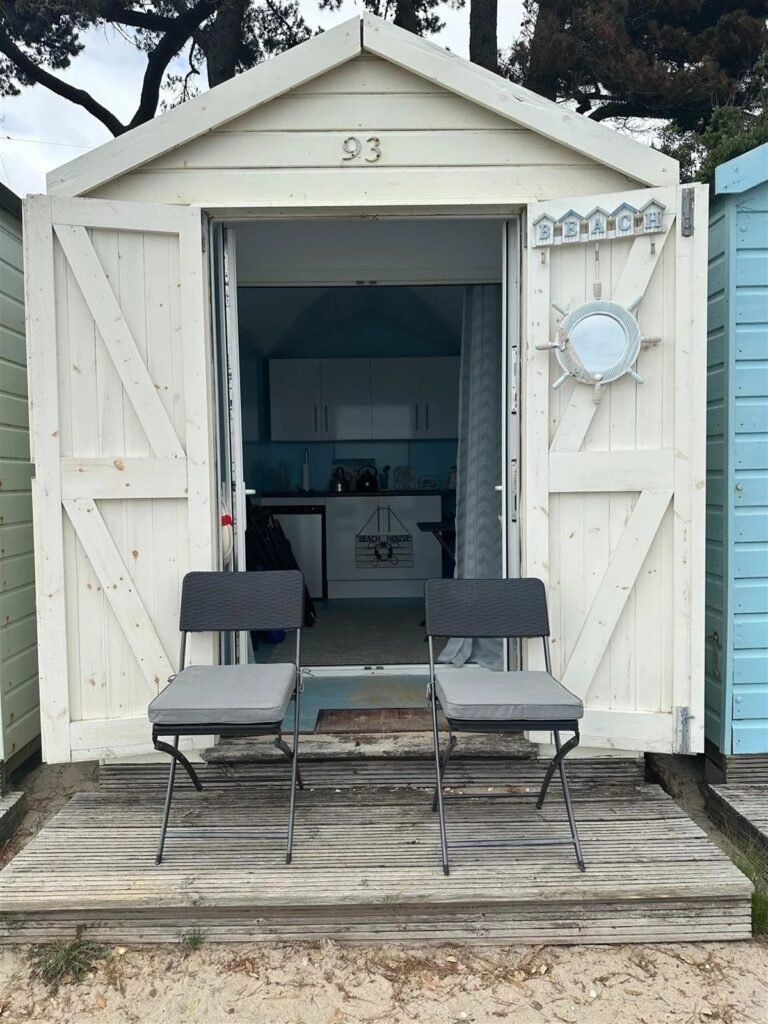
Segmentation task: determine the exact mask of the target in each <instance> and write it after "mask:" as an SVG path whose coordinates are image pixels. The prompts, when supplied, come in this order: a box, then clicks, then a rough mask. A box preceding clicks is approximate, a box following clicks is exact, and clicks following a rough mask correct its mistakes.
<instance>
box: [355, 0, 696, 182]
mask: <svg viewBox="0 0 768 1024" xmlns="http://www.w3.org/2000/svg"><path fill="white" fill-rule="evenodd" d="M363 45H364V47H365V50H366V51H367V52H369V53H375V54H376V55H377V56H379V57H383V58H385V59H386V60H389V61H391V62H392V63H393V64H397V65H399V66H400V67H403V68H407V69H408V70H410V71H413V72H415V73H416V74H417V75H421V76H422V77H423V78H426V79H427V80H428V81H430V82H434V84H435V85H438V86H440V87H441V88H444V89H448V90H449V91H451V92H455V93H457V94H458V95H460V96H463V97H464V99H467V100H470V101H471V102H472V103H476V104H477V105H478V106H481V107H485V108H486V109H488V110H492V111H493V112H494V113H497V114H501V115H502V116H504V117H507V118H509V119H510V120H511V121H513V122H515V123H516V124H519V125H522V126H524V127H527V128H531V129H532V130H533V131H535V132H536V133H537V134H539V135H544V136H546V137H547V138H550V139H555V140H556V141H557V142H559V143H561V144H563V145H566V146H567V147H568V148H569V149H573V150H574V151H575V152H577V153H582V154H584V155H586V156H589V157H591V158H592V159H593V160H594V161H595V162H596V163H601V164H604V165H605V166H608V167H612V168H614V170H617V171H619V172H620V173H622V174H626V175H627V176H628V177H631V178H634V179H635V180H636V181H641V182H643V183H644V184H647V185H672V184H676V183H677V181H678V173H679V172H678V164H677V161H676V160H672V159H671V158H670V157H668V156H664V155H663V154H662V153H659V152H658V151H656V150H654V149H652V148H651V147H650V146H645V145H643V144H639V143H637V142H635V141H634V140H632V139H630V138H628V137H627V136H625V135H618V133H616V132H613V131H612V130H611V129H607V128H606V127H605V126H604V125H601V124H596V123H595V122H594V121H590V119H589V118H585V117H582V116H581V115H579V114H576V113H574V112H573V111H571V110H568V109H567V108H564V107H562V106H559V105H558V104H557V103H552V102H551V101H550V100H546V99H544V98H543V97H542V96H538V95H537V94H536V93H532V92H531V91H530V90H528V89H524V88H523V87H522V86H518V85H515V84H514V83H512V82H507V81H502V80H501V79H500V78H499V76H498V75H495V74H493V73H492V72H490V71H486V70H485V69H484V68H481V67H479V66H478V65H476V64H470V63H469V62H468V61H466V60H463V59H462V58H461V57H457V56H456V55H455V54H452V53H450V52H449V51H448V50H445V49H443V47H441V46H438V45H436V44H435V43H430V42H428V41H426V40H424V39H421V38H419V37H418V36H415V35H413V34H412V33H410V32H404V31H403V30H402V29H399V28H396V27H395V26H394V25H390V24H389V23H388V22H386V21H384V20H383V19H381V18H376V17H374V16H373V15H370V14H366V15H364V17H363Z"/></svg>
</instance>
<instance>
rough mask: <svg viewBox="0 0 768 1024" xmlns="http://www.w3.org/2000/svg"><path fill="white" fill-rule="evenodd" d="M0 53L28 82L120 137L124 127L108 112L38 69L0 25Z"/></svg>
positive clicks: (94, 101) (88, 96)
mask: <svg viewBox="0 0 768 1024" xmlns="http://www.w3.org/2000/svg"><path fill="white" fill-rule="evenodd" d="M0 53H3V54H4V55H5V56H6V57H7V58H8V60H10V61H12V62H13V64H15V65H16V67H17V68H18V69H19V70H20V71H21V72H22V73H23V74H24V75H25V76H26V78H28V79H29V81H30V82H34V83H36V84H37V85H43V86H45V88H46V89H50V91H51V92H53V93H55V94H56V95H57V96H61V97H62V98H63V99H65V100H69V101H70V102H71V103H75V104H77V106H79V107H82V108H83V109H84V110H87V111H88V113H89V114H92V115H93V117H95V118H96V119H97V120H99V121H101V123H102V124H103V125H104V126H105V127H106V128H107V129H109V131H110V132H112V134H113V135H121V134H122V133H123V132H124V131H125V128H126V126H125V125H124V124H123V123H122V122H121V121H120V120H119V119H118V118H117V117H115V115H114V114H113V113H112V112H111V111H110V110H107V108H106V107H104V106H102V105H101V103H99V102H98V101H97V100H95V99H94V98H93V96H91V94H90V93H88V92H86V91H85V90H84V89H78V88H76V87H75V86H74V85H70V84H69V83H68V82H64V81H62V80H61V79H60V78H57V77H56V75H52V74H51V73H50V71H46V70H45V69H44V68H41V67H38V65H37V64H35V62H34V61H33V60H32V58H31V57H29V56H28V55H27V54H26V53H24V51H23V50H22V49H20V48H19V47H18V46H17V45H16V43H15V42H14V41H13V39H11V37H10V36H9V35H8V33H7V32H6V31H5V29H4V28H3V27H2V25H0Z"/></svg>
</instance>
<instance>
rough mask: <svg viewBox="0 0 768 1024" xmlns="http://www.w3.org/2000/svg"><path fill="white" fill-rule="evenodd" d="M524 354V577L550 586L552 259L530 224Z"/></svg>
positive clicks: (538, 662)
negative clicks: (543, 347)
mask: <svg viewBox="0 0 768 1024" xmlns="http://www.w3.org/2000/svg"><path fill="white" fill-rule="evenodd" d="M528 230H529V240H528V258H527V261H526V278H527V280H526V283H525V286H524V287H525V293H526V297H527V309H526V323H527V330H526V332H525V335H526V337H525V344H524V353H523V374H522V380H523V400H522V412H523V416H522V451H521V463H522V474H521V478H522V486H521V508H522V514H521V518H522V522H523V545H522V548H523V574H524V575H526V576H538V577H539V579H541V580H543V581H544V586H545V587H548V586H549V452H548V448H549V445H548V438H549V353H547V352H539V351H537V350H536V345H540V344H544V343H545V342H547V341H548V340H549V325H550V260H551V258H552V254H551V253H548V252H545V251H544V250H541V249H535V248H533V246H532V245H531V241H532V228H531V226H530V225H529V226H528ZM540 646H541V645H540V644H536V645H530V644H529V645H528V649H527V661H526V664H527V666H528V668H531V669H534V668H541V667H542V666H543V662H542V655H541V652H540V650H539V648H540Z"/></svg>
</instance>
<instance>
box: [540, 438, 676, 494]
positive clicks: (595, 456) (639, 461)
mask: <svg viewBox="0 0 768 1024" xmlns="http://www.w3.org/2000/svg"><path fill="white" fill-rule="evenodd" d="M617 456H618V457H617ZM674 476H675V453H674V452H673V450H672V449H671V448H667V449H664V450H663V451H627V452H621V453H619V452H573V453H572V452H557V451H550V455H549V489H550V491H552V492H561V493H563V492H566V491H567V492H579V493H586V492H588V491H606V492H609V491H646V490H663V489H669V490H672V487H673V486H674Z"/></svg>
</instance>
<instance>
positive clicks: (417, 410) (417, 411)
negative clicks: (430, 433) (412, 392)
mask: <svg viewBox="0 0 768 1024" xmlns="http://www.w3.org/2000/svg"><path fill="white" fill-rule="evenodd" d="M415 409H416V430H418V429H419V403H418V402H417V403H416V405H415Z"/></svg>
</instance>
